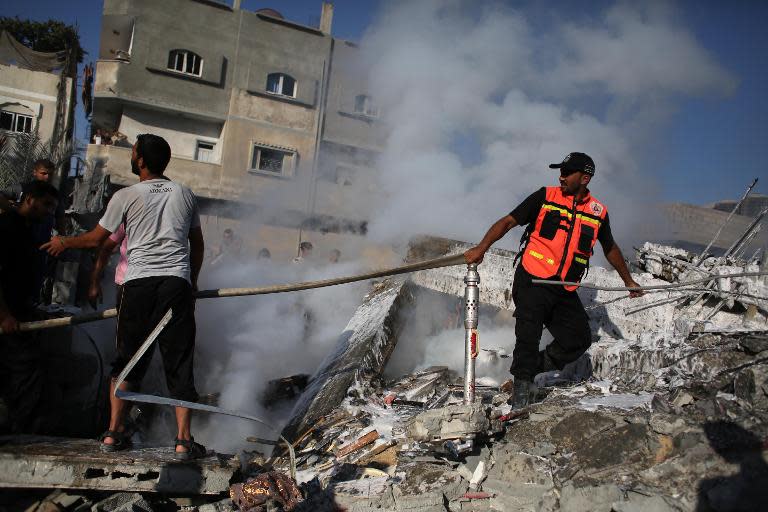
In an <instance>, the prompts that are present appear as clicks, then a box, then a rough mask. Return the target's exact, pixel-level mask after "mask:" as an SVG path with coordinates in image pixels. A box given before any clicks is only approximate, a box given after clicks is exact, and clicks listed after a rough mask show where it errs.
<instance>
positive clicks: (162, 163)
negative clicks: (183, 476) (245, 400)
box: [43, 134, 205, 459]
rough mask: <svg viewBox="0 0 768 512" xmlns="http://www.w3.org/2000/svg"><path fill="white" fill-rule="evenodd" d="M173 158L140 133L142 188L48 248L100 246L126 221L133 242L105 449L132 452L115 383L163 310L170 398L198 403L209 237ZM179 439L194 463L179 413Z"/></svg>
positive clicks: (162, 144) (134, 160) (133, 379)
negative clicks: (197, 359) (198, 328)
mask: <svg viewBox="0 0 768 512" xmlns="http://www.w3.org/2000/svg"><path fill="white" fill-rule="evenodd" d="M170 159H171V148H170V146H168V143H167V142H166V141H165V140H164V139H163V138H162V137H159V136H157V135H151V134H145V135H139V136H138V138H137V141H136V144H134V145H133V152H132V156H131V170H132V171H133V173H134V174H137V175H138V176H139V179H140V182H139V183H137V184H136V185H133V186H130V187H127V188H124V189H122V190H118V191H117V192H116V193H115V195H114V196H113V197H112V199H111V200H110V202H109V204H108V205H107V210H106V212H105V213H104V216H103V217H102V218H101V220H100V221H99V224H98V225H97V226H96V227H95V228H94V229H93V230H91V231H89V232H88V233H85V234H83V235H80V236H77V237H72V238H62V237H53V238H52V239H51V241H50V242H48V243H47V244H45V245H44V246H43V248H44V249H46V250H47V251H48V252H49V253H50V254H53V255H58V254H60V253H61V252H62V251H64V250H65V249H68V248H96V247H99V246H100V245H101V244H102V242H104V240H105V239H106V238H107V237H108V236H109V235H110V233H112V232H114V231H116V230H117V229H118V228H119V227H120V224H121V223H123V222H124V223H125V234H126V238H127V239H128V247H127V254H128V271H127V273H126V275H125V283H124V285H123V290H122V300H121V306H120V313H119V315H118V320H117V332H118V334H117V352H118V354H117V358H116V360H115V362H114V363H113V367H112V377H113V381H112V385H111V390H110V391H111V392H110V405H111V414H110V424H109V429H108V430H107V431H106V432H105V433H104V434H103V435H102V436H101V441H102V445H101V448H102V450H104V451H115V450H120V449H123V448H126V447H128V446H129V443H130V440H129V438H128V436H127V435H126V434H125V427H124V424H123V422H124V419H125V413H126V411H127V404H126V403H125V402H124V401H123V400H120V399H119V398H117V397H115V395H114V386H115V381H114V379H115V378H116V377H117V376H118V375H119V373H120V372H121V371H122V370H123V368H125V365H126V364H127V363H128V361H129V360H130V358H131V357H132V356H133V355H134V353H135V352H136V350H137V349H138V348H139V347H140V346H141V344H142V343H143V342H144V340H145V339H146V338H147V336H148V335H149V333H150V332H151V331H152V329H153V328H154V327H155V326H156V325H157V323H158V322H159V321H160V319H161V318H162V316H163V315H164V314H165V312H166V311H167V310H168V309H169V308H170V309H172V310H173V314H172V319H171V321H170V322H169V323H168V325H166V327H165V328H164V329H163V331H162V332H161V333H160V335H159V336H158V338H157V343H156V344H158V345H160V352H161V355H162V359H163V366H164V368H165V377H166V382H167V384H168V390H169V392H170V395H171V397H172V398H175V399H178V400H185V401H192V402H194V401H196V400H197V398H198V397H197V391H196V389H195V383H194V377H193V371H192V367H193V354H194V347H195V317H194V297H193V290H195V289H197V277H198V275H199V273H200V267H201V266H202V263H203V251H204V244H203V233H202V230H201V228H200V216H199V213H198V208H197V201H196V199H195V196H194V194H193V193H192V191H191V190H190V189H189V188H187V187H185V186H184V185H181V184H179V183H174V182H172V181H170V180H169V179H168V178H166V177H165V176H164V175H163V171H164V170H165V168H166V166H167V165H168V162H169V161H170ZM150 360H151V351H150V353H148V354H145V355H144V357H142V358H141V360H140V361H139V362H138V363H137V365H136V366H135V367H134V369H133V370H132V371H131V372H130V373H129V374H128V377H127V379H126V382H124V383H123V384H122V385H121V389H124V390H127V389H129V388H130V387H131V386H135V385H138V384H139V382H141V380H142V378H143V377H144V374H145V373H146V370H147V368H148V366H149V362H150ZM176 423H177V426H178V434H177V438H176V456H177V458H179V459H188V458H195V457H199V456H202V455H204V454H205V448H204V447H203V446H202V445H200V444H198V443H195V442H194V439H193V438H192V435H191V433H190V424H191V411H190V410H189V409H187V408H184V407H177V408H176Z"/></svg>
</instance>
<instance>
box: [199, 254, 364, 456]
mask: <svg viewBox="0 0 768 512" xmlns="http://www.w3.org/2000/svg"><path fill="white" fill-rule="evenodd" d="M359 270H360V268H359V267H358V265H357V264H354V263H346V264H343V263H342V264H337V265H330V266H329V265H325V266H313V263H312V262H311V261H306V262H305V263H304V264H302V265H296V264H292V263H278V262H271V261H267V262H265V261H263V260H261V261H254V262H252V263H248V264H243V263H240V264H227V265H221V266H216V267H206V268H204V271H203V273H202V274H201V284H200V286H201V288H211V287H243V286H269V285H271V284H285V283H294V282H302V281H310V280H318V279H327V278H331V277H340V276H346V275H352V274H355V273H359ZM366 289H367V288H366V286H365V284H364V283H363V284H351V285H345V286H338V287H332V288H323V289H316V290H309V291H304V292H295V293H281V294H275V295H260V296H253V297H238V298H222V299H209V300H200V301H198V303H197V306H196V317H197V325H198V333H197V351H196V358H197V360H196V366H197V368H198V371H196V380H197V387H198V392H200V393H201V394H203V393H211V392H219V393H221V398H220V400H219V405H220V406H221V407H223V408H225V409H229V410H235V411H240V412H243V413H247V414H251V415H254V416H257V417H260V418H262V419H264V420H265V421H267V422H268V423H270V424H272V425H274V426H275V427H276V428H277V429H278V431H279V430H280V429H282V426H283V424H284V423H285V421H287V419H288V413H289V412H290V410H286V408H285V407H283V408H281V407H279V406H278V407H276V408H274V409H265V408H264V407H263V406H262V405H261V403H260V395H261V393H262V392H263V391H264V389H265V387H266V385H267V383H268V382H269V381H270V380H273V379H278V378H282V377H287V376H291V375H296V374H300V373H306V374H309V375H310V376H311V375H312V374H314V372H315V370H317V367H318V365H319V363H320V361H321V360H322V359H323V358H324V357H325V356H326V354H327V353H328V352H329V351H330V350H331V349H332V347H333V346H334V345H335V343H336V339H337V338H338V336H339V334H341V332H342V331H343V329H344V326H345V325H346V323H347V322H348V320H349V318H350V317H351V316H352V314H353V313H354V311H355V308H356V307H357V306H358V305H359V304H360V302H361V300H362V296H363V295H364V293H365V291H366ZM198 418H203V419H202V421H201V420H195V421H196V422H198V421H200V423H201V424H202V425H203V428H202V429H200V428H198V427H195V426H193V432H194V434H195V436H196V437H198V438H199V439H200V440H202V441H203V442H207V443H209V444H210V445H211V447H213V448H215V449H216V450H220V451H226V450H230V451H236V450H239V449H242V448H243V447H244V440H245V437H246V436H249V435H257V436H261V437H267V438H271V439H275V438H276V433H275V432H274V431H271V430H270V429H268V428H265V427H264V426H262V425H259V424H255V423H253V422H250V421H245V420H237V419H233V418H230V417H225V416H220V415H216V416H213V417H208V418H205V417H204V416H198ZM252 447H253V448H254V449H262V450H263V449H264V446H259V445H253V446H252Z"/></svg>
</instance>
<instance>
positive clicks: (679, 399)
mask: <svg viewBox="0 0 768 512" xmlns="http://www.w3.org/2000/svg"><path fill="white" fill-rule="evenodd" d="M693 402H694V398H693V395H691V394H690V393H688V392H686V391H682V390H678V391H677V392H675V393H674V395H673V398H672V405H674V406H675V407H677V408H680V407H685V406H686V405H691V404H692V403H693Z"/></svg>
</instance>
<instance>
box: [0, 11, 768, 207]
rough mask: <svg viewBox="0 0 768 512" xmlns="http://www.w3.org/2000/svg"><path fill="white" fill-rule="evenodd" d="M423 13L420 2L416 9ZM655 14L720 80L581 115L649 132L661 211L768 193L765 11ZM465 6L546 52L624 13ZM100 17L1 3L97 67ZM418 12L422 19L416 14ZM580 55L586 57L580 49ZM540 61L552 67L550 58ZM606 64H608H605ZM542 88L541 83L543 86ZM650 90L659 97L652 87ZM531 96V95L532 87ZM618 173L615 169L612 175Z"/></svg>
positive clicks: (338, 23) (644, 156)
mask: <svg viewBox="0 0 768 512" xmlns="http://www.w3.org/2000/svg"><path fill="white" fill-rule="evenodd" d="M393 3H396V2H378V1H373V0H369V1H361V0H337V1H336V2H334V5H335V12H334V20H333V33H334V35H335V36H337V37H341V38H345V39H350V40H353V41H360V40H362V39H364V38H365V37H366V34H369V33H370V32H371V28H372V26H374V25H375V24H376V23H377V21H379V20H382V16H385V15H386V11H387V10H388V9H390V8H391V4H393ZM421 3H423V2H415V3H413V5H414V6H416V5H419V4H421ZM455 3H457V2H455V1H453V0H451V1H446V4H455ZM650 4H651V5H659V6H661V7H660V8H659V9H658V10H661V11H664V10H665V9H666V10H668V11H672V14H669V15H668V16H667V18H666V19H667V21H668V20H672V21H671V23H674V25H675V27H676V29H678V34H680V33H682V34H683V36H682V37H680V38H678V39H674V38H672V39H670V40H669V41H668V42H670V43H672V44H671V45H669V46H660V47H657V48H655V51H656V52H657V53H656V55H660V54H664V53H666V52H671V53H674V52H675V51H677V50H678V49H679V48H677V47H676V45H677V44H680V45H682V46H685V45H687V44H689V43H690V45H691V46H695V48H694V49H693V50H691V51H692V52H693V54H696V55H695V57H697V58H698V57H701V58H703V59H704V60H706V61H707V62H708V63H709V64H711V66H712V67H713V68H716V69H715V71H714V72H715V73H716V74H719V77H717V78H715V79H714V80H710V82H709V83H708V84H705V85H703V86H702V88H701V89H699V90H697V89H696V88H695V87H693V88H692V89H687V90H686V89H685V87H683V86H682V85H680V84H668V85H669V86H670V90H669V91H667V94H665V96H664V97H663V98H658V100H657V99H656V98H653V97H652V94H653V93H652V91H651V92H650V93H648V94H647V95H646V96H645V97H644V101H643V102H642V107H638V104H635V105H632V104H631V103H630V104H628V105H627V104H620V103H621V102H616V101H611V100H610V99H606V96H605V94H603V93H601V92H600V91H598V92H597V93H596V94H582V95H581V97H580V98H579V104H580V106H582V110H583V109H584V108H583V105H585V104H589V107H590V108H589V109H588V110H589V111H590V113H591V114H593V115H595V116H596V117H597V118H598V119H601V120H602V119H615V116H618V117H620V118H621V117H622V116H625V117H626V116H627V112H632V114H631V117H632V119H631V120H630V121H629V122H633V123H639V124H643V127H642V129H639V130H638V131H637V132H636V133H633V134H632V135H631V142H632V144H633V145H634V146H635V148H636V150H635V151H633V152H631V157H632V162H624V164H626V165H627V167H628V168H632V169H633V172H636V173H639V174H641V175H644V176H645V175H647V178H648V181H652V182H653V186H652V187H651V192H648V191H643V193H652V194H654V195H655V196H657V198H658V199H660V200H663V201H682V202H688V203H693V204H707V203H711V202H714V201H716V200H719V199H732V198H738V197H740V196H741V195H742V194H743V192H744V190H745V189H746V187H747V185H748V184H749V183H750V182H751V181H752V179H753V178H756V177H758V178H762V180H761V182H760V183H759V184H758V186H757V187H756V189H755V192H760V193H768V173H766V172H765V171H764V170H763V169H764V167H763V166H764V165H765V162H768V144H766V143H765V141H766V135H768V95H766V92H768V87H766V86H767V85H768V62H766V61H767V59H768V56H767V54H766V52H765V48H768V34H766V31H765V30H764V26H763V25H764V23H763V21H764V20H766V19H768V2H755V1H748V0H737V1H734V2H728V3H724V2H715V1H690V0H688V1H681V2H670V3H664V2H651V3H650ZM242 5H243V7H244V8H246V9H257V8H261V7H272V8H274V9H277V10H278V11H280V12H282V13H283V15H284V16H285V17H286V18H287V19H290V20H293V21H296V22H299V23H304V24H316V23H317V20H318V19H319V14H320V1H319V0H295V1H282V2H281V1H274V2H261V1H255V0H243V3H242ZM466 5H467V6H470V7H469V9H470V10H476V11H480V10H482V7H486V6H493V5H500V6H502V7H503V8H504V9H506V10H510V11H514V12H515V13H519V14H520V15H522V16H523V17H524V19H526V20H527V21H528V23H529V27H528V29H529V30H530V31H532V32H533V34H535V35H536V37H532V38H530V39H528V41H533V43H532V44H534V45H535V44H536V41H540V42H541V44H542V45H546V44H547V41H550V40H551V39H552V37H551V34H550V32H549V31H550V27H551V26H552V25H551V24H553V23H554V24H557V25H558V26H561V27H562V26H571V27H573V29H574V31H578V30H582V32H580V34H581V36H580V37H582V38H584V39H586V40H589V38H590V36H591V34H590V33H589V31H583V29H585V28H587V27H589V25H590V24H593V23H595V21H604V20H605V19H606V16H609V15H606V13H610V11H611V9H612V7H613V6H616V5H619V6H620V5H622V3H621V2H608V1H594V2H589V3H583V2H578V3H574V2H567V1H565V0H563V1H553V2H472V3H470V2H467V3H466ZM624 5H626V4H624ZM665 6H666V7H665ZM667 7H669V9H667ZM101 8H102V2H100V1H99V0H70V1H67V2H61V1H57V0H36V1H28V0H25V1H22V0H5V1H4V2H2V3H0V15H2V16H18V17H20V18H32V19H37V20H44V19H48V18H53V19H58V20H61V21H64V22H67V23H77V25H78V26H79V30H80V34H81V44H82V45H83V46H84V48H85V49H86V50H87V51H88V53H89V56H87V57H86V61H85V62H90V60H91V59H94V58H95V56H96V55H98V44H99V42H98V39H99V27H100V14H101ZM416 11H418V9H415V8H414V12H416ZM472 15H473V13H472V12H469V13H468V14H467V16H469V17H472ZM665 16H666V15H665ZM665 23H666V21H665ZM616 27H617V25H613V26H612V25H611V23H610V20H609V22H607V23H606V25H605V26H601V27H598V30H596V32H597V33H596V34H595V37H596V38H597V37H599V36H600V35H601V34H600V32H601V31H603V32H605V33H604V34H602V35H607V36H609V37H610V36H611V35H612V34H611V30H615V29H616ZM379 31H381V30H379ZM613 35H615V34H613ZM455 37H459V36H458V35H455ZM566 37H567V35H566ZM584 44H585V45H586V44H587V43H586V42H585V43H584ZM574 48H577V49H576V51H579V49H578V47H576V46H574ZM583 50H584V52H586V53H585V54H584V55H581V56H580V57H581V58H580V59H579V58H577V59H575V61H578V62H579V67H577V66H576V63H575V62H574V63H573V65H571V66H570V67H569V66H568V63H564V64H563V65H562V66H561V68H562V69H561V71H563V72H567V73H569V74H570V75H571V76H575V77H576V76H582V75H584V74H587V73H590V72H595V73H598V74H599V73H600V72H601V69H600V65H601V64H602V63H601V62H595V61H594V60H593V61H587V60H585V57H587V56H588V55H589V53H588V52H590V51H592V50H589V49H583ZM688 50H690V48H688ZM550 51H551V50H550ZM542 55H543V56H542V58H544V59H546V57H547V55H546V52H543V54H542ZM681 55H682V54H681ZM682 56H683V57H685V56H684V55H682ZM577 57H579V56H578V55H577ZM602 59H603V57H602V56H601V58H600V59H598V60H602ZM646 60H647V61H648V66H647V69H651V70H652V69H653V63H654V61H655V60H656V58H655V55H654V54H653V53H649V54H648V55H646ZM619 65H620V63H619ZM645 69H646V68H643V67H642V66H641V67H640V72H641V73H640V74H638V75H637V76H632V74H631V73H628V74H627V75H626V76H625V75H622V74H621V73H619V74H618V77H617V79H616V80H615V84H614V85H616V86H617V87H621V88H624V90H626V89H627V88H629V89H631V88H632V86H633V85H632V84H637V87H646V86H648V85H649V84H648V83H647V81H645V80H644V79H643V78H644V77H643V76H641V75H642V73H643V71H644V70H645ZM683 71H684V72H683V73H682V74H680V77H681V78H682V79H685V71H686V70H683ZM710 71H711V70H710ZM544 78H546V77H544ZM544 78H542V76H540V77H539V79H540V80H543V79H544ZM698 78H701V77H698ZM696 79H697V76H693V75H692V76H691V82H692V83H693V82H695V80H696ZM605 80H607V82H610V80H611V78H610V77H606V78H605ZM607 82H605V83H607ZM705 82H706V81H705ZM553 85H554V84H552V83H546V82H542V83H540V84H538V86H539V87H538V89H539V90H542V91H544V92H543V93H542V98H546V97H547V92H546V90H547V89H548V88H551V87H553ZM573 86H574V87H575V90H577V89H578V88H579V87H584V88H585V89H588V88H589V87H590V84H589V83H588V81H585V80H581V81H580V80H574V82H573ZM650 86H651V89H652V88H653V87H652V86H653V84H650ZM528 90H529V91H531V90H534V88H532V87H529V88H528ZM603 92H604V91H603ZM633 92H637V91H633ZM557 94H558V97H560V95H561V91H557ZM633 109H634V111H633ZM637 110H640V112H637ZM595 113H597V114H595ZM643 116H646V117H653V123H648V122H647V120H644V119H643ZM531 122H536V120H535V119H533V120H531ZM86 124H87V123H86V120H85V118H84V117H83V114H82V111H81V110H80V109H79V107H78V119H77V134H78V137H80V138H84V134H85V125H86ZM465 135H466V136H462V135H458V136H457V139H456V140H455V141H454V142H455V145H454V147H455V151H456V152H457V154H458V157H459V158H460V159H461V161H462V162H463V163H464V164H465V165H469V164H472V163H476V162H479V161H482V159H481V158H478V155H477V152H476V149H477V143H478V141H477V140H475V136H474V134H471V133H470V134H465ZM571 150H572V149H571V148H563V150H562V153H563V155H564V154H565V153H567V152H568V151H571ZM620 164H621V163H620V162H612V165H620ZM597 167H598V170H599V169H600V162H597Z"/></svg>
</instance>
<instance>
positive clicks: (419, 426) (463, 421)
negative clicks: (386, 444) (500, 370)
mask: <svg viewBox="0 0 768 512" xmlns="http://www.w3.org/2000/svg"><path fill="white" fill-rule="evenodd" d="M489 427H490V421H489V420H488V417H487V416H486V413H485V407H484V406H483V405H482V404H478V403H475V404H468V405H464V404H457V405H449V406H447V407H441V408H439V409H432V410H429V411H424V412H422V413H420V414H418V415H416V417H414V418H413V419H412V420H411V422H410V423H409V424H408V427H407V429H406V435H407V436H408V438H409V439H412V440H414V441H433V440H442V439H456V438H464V437H474V435H476V434H478V433H484V432H485V431H487V430H488V428H489Z"/></svg>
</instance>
